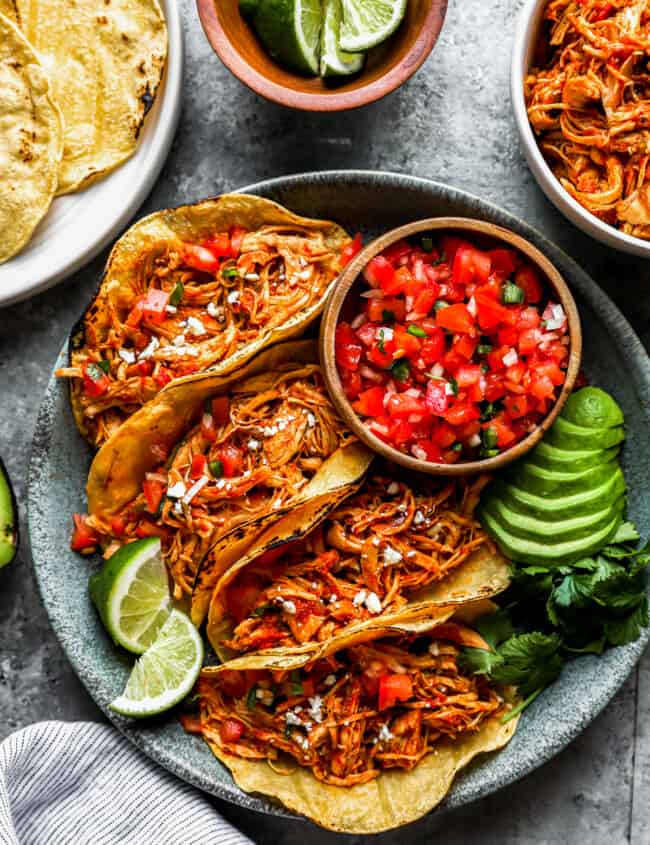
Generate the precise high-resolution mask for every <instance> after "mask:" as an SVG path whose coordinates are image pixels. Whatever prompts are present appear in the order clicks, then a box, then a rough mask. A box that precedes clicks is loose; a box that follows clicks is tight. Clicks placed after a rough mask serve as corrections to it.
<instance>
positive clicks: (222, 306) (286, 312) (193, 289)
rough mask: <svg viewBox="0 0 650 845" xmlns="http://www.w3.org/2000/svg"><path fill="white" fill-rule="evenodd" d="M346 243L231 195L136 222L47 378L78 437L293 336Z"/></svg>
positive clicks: (95, 437) (98, 432)
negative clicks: (65, 386)
mask: <svg viewBox="0 0 650 845" xmlns="http://www.w3.org/2000/svg"><path fill="white" fill-rule="evenodd" d="M348 244H350V238H349V237H348V235H347V234H346V233H345V231H344V230H343V229H341V228H340V227H339V226H337V225H336V224H335V223H330V222H326V221H321V220H310V219H307V218H304V217H299V216H298V215H296V214H293V213H292V212H290V211H288V210H287V209H285V208H282V207H281V206H279V205H277V204H276V203H273V202H271V201H269V200H265V199H261V198H260V197H253V196H246V195H243V194H242V195H235V194H232V195H225V196H222V197H218V198H217V199H211V200H205V201H204V202H200V203H196V204H195V205H188V206H181V207H179V208H175V209H169V210H166V211H159V212H156V213H155V214H151V215H149V217H145V218H144V219H143V220H140V221H139V222H138V223H136V224H135V225H134V226H132V227H131V228H130V229H129V231H128V232H127V233H126V234H125V235H124V236H123V237H122V238H121V239H120V240H119V241H118V242H117V244H116V245H115V247H114V248H113V251H112V253H111V255H110V257H109V260H108V264H107V267H106V271H105V273H104V277H103V280H102V282H101V285H100V288H99V291H98V293H97V295H96V297H95V299H94V300H93V302H92V303H91V305H90V307H89V308H88V309H87V311H86V313H85V314H84V316H83V317H82V320H81V322H80V324H79V325H78V326H77V328H76V329H75V330H74V331H73V334H72V338H71V341H70V362H69V366H67V367H63V368H61V369H59V370H58V371H57V375H58V376H61V377H65V378H68V379H70V390H71V402H72V408H73V412H74V415H75V419H76V422H77V425H78V427H79V429H80V431H81V432H82V434H83V435H84V436H85V437H86V438H87V439H88V440H90V442H91V443H92V444H93V445H95V446H101V445H102V444H103V443H104V442H106V440H107V439H108V438H109V437H110V435H111V434H112V433H113V432H115V431H116V430H117V429H118V428H119V426H120V424H121V423H123V422H124V420H125V419H127V418H128V417H129V416H130V415H131V414H132V413H134V412H135V411H136V410H137V409H138V408H139V407H141V406H142V405H144V404H145V403H146V402H148V401H150V400H151V399H152V398H153V397H154V396H155V395H156V394H157V393H158V392H159V391H160V390H162V389H163V388H164V387H166V386H167V385H168V384H170V383H171V382H173V381H175V380H177V379H180V378H184V377H188V376H190V377H191V376H192V375H193V374H196V373H200V372H202V371H205V370H210V371H212V372H215V373H220V374H224V373H229V372H232V371H233V370H234V369H236V368H237V367H240V366H242V365H243V364H245V363H246V361H248V360H250V359H251V358H252V357H253V356H254V355H255V354H256V353H258V352H259V351H260V350H261V349H263V348H264V347H266V346H269V345H270V344H271V343H275V342H277V341H279V340H283V339H288V338H290V337H294V336H296V335H298V334H300V333H301V332H302V331H303V329H304V328H305V326H306V325H307V324H308V323H309V322H310V321H311V320H313V319H314V317H316V316H317V315H318V314H319V313H320V311H321V309H322V307H323V304H324V301H325V296H326V294H327V292H328V290H329V287H330V285H331V284H332V282H333V281H334V279H335V278H336V277H337V275H338V273H339V271H340V269H341V262H342V260H345V257H342V252H343V250H344V248H345V247H346V246H347V245H348ZM348 252H349V249H348Z"/></svg>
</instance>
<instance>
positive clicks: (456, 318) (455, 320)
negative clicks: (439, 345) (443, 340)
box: [436, 302, 475, 334]
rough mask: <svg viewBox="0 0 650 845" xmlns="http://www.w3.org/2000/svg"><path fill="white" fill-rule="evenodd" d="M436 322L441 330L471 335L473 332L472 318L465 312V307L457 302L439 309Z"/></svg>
mask: <svg viewBox="0 0 650 845" xmlns="http://www.w3.org/2000/svg"><path fill="white" fill-rule="evenodd" d="M436 322H437V323H438V325H439V326H440V328H441V329H447V330H448V331H450V332H458V333H459V334H472V333H473V332H474V331H475V328H474V318H473V317H472V315H471V314H470V313H469V311H468V310H467V306H466V305H464V304H463V303H461V302H459V303H457V304H456V305H449V306H448V307H447V308H441V309H440V311H438V313H437V315H436Z"/></svg>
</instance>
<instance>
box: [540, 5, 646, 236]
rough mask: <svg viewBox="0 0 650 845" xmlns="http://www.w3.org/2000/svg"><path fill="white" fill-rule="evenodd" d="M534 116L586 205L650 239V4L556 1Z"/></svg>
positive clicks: (551, 155)
mask: <svg viewBox="0 0 650 845" xmlns="http://www.w3.org/2000/svg"><path fill="white" fill-rule="evenodd" d="M544 17H545V20H546V22H547V23H546V29H545V30H544V35H543V37H542V40H541V42H540V44H539V49H538V53H537V59H538V66H537V67H535V68H533V69H532V70H531V71H530V73H529V74H528V75H527V77H526V80H525V85H524V88H525V97H526V103H527V106H528V116H529V119H530V122H531V125H532V126H533V129H534V130H535V132H536V133H537V135H538V137H539V144H540V148H541V150H542V152H543V153H544V155H545V157H546V158H547V160H548V162H549V164H550V166H551V167H552V169H553V172H554V173H555V175H556V176H557V178H558V180H559V181H560V183H561V184H562V186H563V187H564V188H565V190H566V191H567V192H568V193H569V194H571V196H572V197H574V199H576V200H577V201H578V202H579V203H580V204H581V205H582V206H584V208H586V209H587V210H588V211H590V212H591V213H592V214H594V215H595V216H596V217H598V218H600V219H601V220H604V221H605V222H606V223H609V224H611V225H612V226H616V227H617V228H618V229H620V230H621V231H623V232H625V233H627V234H630V235H634V236H635V237H639V238H644V239H650V193H649V191H648V187H647V177H646V171H647V165H648V157H649V155H650V67H649V65H648V60H649V59H650V8H648V3H647V1H646V0H611V2H609V0H550V2H549V3H548V4H547V6H546V10H545V13H544Z"/></svg>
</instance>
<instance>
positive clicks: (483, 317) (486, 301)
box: [474, 291, 510, 331]
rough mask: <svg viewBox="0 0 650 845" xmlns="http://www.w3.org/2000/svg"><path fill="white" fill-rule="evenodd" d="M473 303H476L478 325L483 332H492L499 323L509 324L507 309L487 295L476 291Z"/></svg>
mask: <svg viewBox="0 0 650 845" xmlns="http://www.w3.org/2000/svg"><path fill="white" fill-rule="evenodd" d="M474 301H475V302H476V310H477V314H478V324H479V326H480V327H481V329H482V330H483V331H492V330H493V329H496V327H497V326H498V325H499V323H508V322H510V316H509V314H508V309H507V308H505V307H504V306H503V305H500V304H499V303H498V302H496V301H495V300H494V299H492V298H491V297H489V296H488V295H487V294H485V293H482V292H481V291H477V292H476V293H475V294H474Z"/></svg>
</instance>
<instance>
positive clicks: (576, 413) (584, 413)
mask: <svg viewBox="0 0 650 845" xmlns="http://www.w3.org/2000/svg"><path fill="white" fill-rule="evenodd" d="M562 416H563V417H564V419H566V420H568V421H569V422H572V423H575V424H576V425H581V426H584V427H585V428H614V427H615V426H619V425H623V411H622V410H621V409H620V407H619V405H618V403H617V402H616V400H615V399H614V398H613V397H612V396H610V395H609V393H605V391H604V390H601V389H600V388H599V387H583V388H582V389H581V390H577V391H576V392H575V393H572V394H571V395H570V396H569V398H568V399H567V401H566V404H565V405H564V409H563V411H562Z"/></svg>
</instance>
